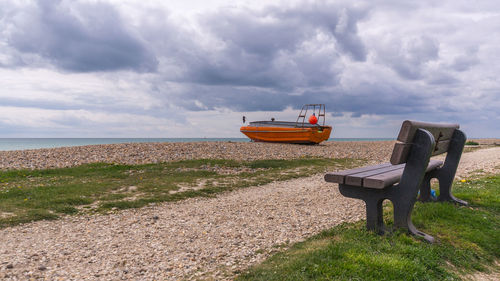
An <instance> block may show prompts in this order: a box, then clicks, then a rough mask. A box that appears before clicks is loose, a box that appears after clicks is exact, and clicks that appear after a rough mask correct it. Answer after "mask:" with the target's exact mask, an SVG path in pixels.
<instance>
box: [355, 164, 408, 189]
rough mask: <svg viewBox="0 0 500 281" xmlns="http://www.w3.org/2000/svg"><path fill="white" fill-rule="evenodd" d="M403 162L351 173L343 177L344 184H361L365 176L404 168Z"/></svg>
mask: <svg viewBox="0 0 500 281" xmlns="http://www.w3.org/2000/svg"><path fill="white" fill-rule="evenodd" d="M404 166H405V164H400V165H391V166H387V167H382V168H378V169H374V170H370V171H366V172H361V173H356V174H351V175H348V176H346V177H345V184H349V185H356V186H363V179H364V178H366V177H370V176H374V175H378V174H382V173H386V172H389V171H392V170H397V169H400V168H404Z"/></svg>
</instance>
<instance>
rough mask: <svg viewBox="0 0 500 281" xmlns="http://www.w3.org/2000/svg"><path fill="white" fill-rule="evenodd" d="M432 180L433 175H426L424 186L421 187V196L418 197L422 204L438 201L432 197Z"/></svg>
mask: <svg viewBox="0 0 500 281" xmlns="http://www.w3.org/2000/svg"><path fill="white" fill-rule="evenodd" d="M431 179H432V173H431V172H429V173H426V174H425V176H424V180H423V181H422V184H421V185H420V196H419V197H418V200H419V201H422V202H431V201H436V199H434V198H433V197H432V196H431Z"/></svg>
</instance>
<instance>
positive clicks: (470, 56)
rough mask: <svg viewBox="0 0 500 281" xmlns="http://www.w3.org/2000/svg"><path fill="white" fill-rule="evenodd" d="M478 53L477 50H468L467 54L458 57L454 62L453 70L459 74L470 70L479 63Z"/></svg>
mask: <svg viewBox="0 0 500 281" xmlns="http://www.w3.org/2000/svg"><path fill="white" fill-rule="evenodd" d="M477 52H478V49H477V48H469V49H468V50H466V52H465V54H463V55H461V56H458V57H456V58H455V59H454V60H453V63H452V64H451V68H452V69H453V70H455V71H459V72H462V71H467V70H469V69H470V68H471V67H472V66H474V65H476V64H478V63H479V58H478V57H477Z"/></svg>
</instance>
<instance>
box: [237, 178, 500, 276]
mask: <svg viewBox="0 0 500 281" xmlns="http://www.w3.org/2000/svg"><path fill="white" fill-rule="evenodd" d="M454 194H455V195H456V196H457V197H459V198H461V199H464V200H467V201H468V202H469V203H470V206H468V207H464V206H457V205H454V204H450V203H425V204H423V203H417V204H416V205H415V209H414V212H413V222H414V224H415V225H416V226H417V228H418V229H419V230H422V231H424V232H426V233H429V234H431V235H433V236H434V237H435V238H437V239H438V241H439V242H438V243H436V244H429V243H427V242H424V241H422V240H420V239H417V238H415V237H412V236H409V235H407V234H406V232H402V231H396V232H392V233H390V234H388V235H384V236H379V235H376V234H374V233H373V232H368V231H366V230H365V225H364V221H362V222H358V223H354V224H343V225H340V226H337V227H334V228H332V229H330V230H328V231H325V232H323V233H321V234H319V235H317V236H315V237H312V238H310V239H308V240H307V241H304V242H302V243H297V244H295V245H293V246H292V247H291V248H290V249H288V250H287V251H284V252H280V253H277V254H275V255H273V256H271V257H270V258H269V259H268V260H266V261H265V262H263V263H262V264H260V265H257V266H254V267H252V268H251V269H250V270H249V271H248V272H245V273H243V274H242V275H240V276H239V277H238V280H460V279H461V276H463V275H465V274H468V273H471V272H474V271H485V270H486V271H487V270H488V268H489V267H490V266H492V265H493V264H494V261H495V260H497V261H498V260H499V258H500V175H493V176H488V177H484V178H481V179H474V180H468V181H465V182H456V183H455V185H454ZM385 219H386V220H390V214H387V215H386V217H385ZM389 223H390V222H389Z"/></svg>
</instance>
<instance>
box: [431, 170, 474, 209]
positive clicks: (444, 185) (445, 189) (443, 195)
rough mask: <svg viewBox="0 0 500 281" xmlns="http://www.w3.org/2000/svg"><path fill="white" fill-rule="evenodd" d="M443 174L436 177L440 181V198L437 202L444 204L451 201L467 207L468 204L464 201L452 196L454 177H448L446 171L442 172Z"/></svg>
mask: <svg viewBox="0 0 500 281" xmlns="http://www.w3.org/2000/svg"><path fill="white" fill-rule="evenodd" d="M440 172H441V173H439V175H438V176H437V177H436V178H437V179H438V181H439V196H438V198H437V201H440V202H444V201H449V202H453V203H457V204H460V205H464V206H467V205H468V204H469V203H467V202H466V201H464V200H460V199H458V198H456V197H455V196H453V195H452V194H451V185H452V184H453V177H454V175H453V176H450V175H448V173H446V171H443V170H441V171H440Z"/></svg>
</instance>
